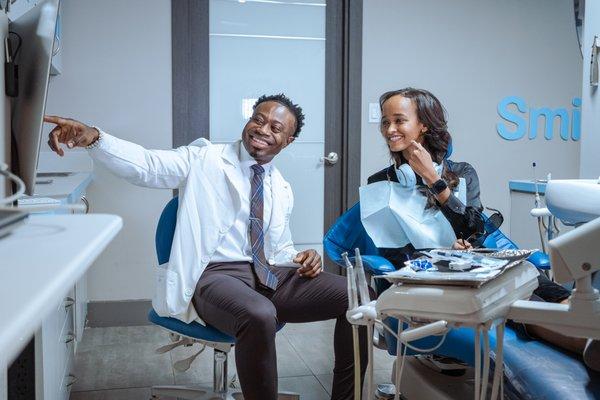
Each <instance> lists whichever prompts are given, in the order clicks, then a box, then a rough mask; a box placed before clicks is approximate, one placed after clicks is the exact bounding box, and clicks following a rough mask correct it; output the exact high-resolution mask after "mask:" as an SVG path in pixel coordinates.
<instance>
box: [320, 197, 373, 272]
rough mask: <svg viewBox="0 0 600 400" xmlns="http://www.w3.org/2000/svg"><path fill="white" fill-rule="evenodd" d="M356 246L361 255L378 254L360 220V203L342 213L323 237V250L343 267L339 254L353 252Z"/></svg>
mask: <svg viewBox="0 0 600 400" xmlns="http://www.w3.org/2000/svg"><path fill="white" fill-rule="evenodd" d="M357 247H358V249H359V250H360V253H361V254H362V255H378V254H379V252H378V250H377V247H375V244H374V243H373V241H372V240H371V238H370V237H369V235H367V231H365V228H364V227H363V225H362V222H361V220H360V203H356V204H355V205H353V206H352V207H351V208H350V209H349V210H348V211H346V212H345V213H344V214H342V215H341V216H340V217H339V218H338V219H337V220H336V221H335V223H334V224H333V225H332V226H331V228H329V230H328V231H327V233H326V234H325V237H324V238H323V250H325V252H326V253H327V255H328V256H329V258H330V259H331V260H332V261H333V262H335V263H336V264H338V265H340V266H343V267H345V264H344V261H343V260H342V259H341V257H340V255H341V254H342V253H344V252H348V253H350V254H354V249H355V248H357Z"/></svg>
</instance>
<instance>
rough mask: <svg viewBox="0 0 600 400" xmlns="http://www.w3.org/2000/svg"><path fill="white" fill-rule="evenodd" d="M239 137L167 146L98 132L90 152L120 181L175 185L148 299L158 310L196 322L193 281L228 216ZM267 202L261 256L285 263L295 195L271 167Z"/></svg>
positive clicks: (233, 205) (234, 207) (235, 195)
mask: <svg viewBox="0 0 600 400" xmlns="http://www.w3.org/2000/svg"><path fill="white" fill-rule="evenodd" d="M240 145H241V141H237V142H235V143H231V144H212V143H210V142H209V141H208V140H206V139H199V140H196V141H195V142H193V143H191V144H190V145H189V146H183V147H179V148H177V149H174V150H146V149H144V148H143V147H141V146H139V145H136V144H134V143H131V142H127V141H125V140H121V139H117V138H116V137H114V136H110V135H108V134H106V133H104V132H103V138H102V140H101V141H100V142H99V145H98V146H97V147H96V148H93V149H91V150H90V151H89V153H90V155H91V156H92V158H93V159H94V160H95V161H97V162H99V163H101V164H102V165H104V166H105V167H106V168H108V169H109V170H110V171H111V172H113V173H114V174H116V175H117V176H119V177H122V178H124V179H126V180H127V181H129V182H131V183H133V184H135V185H139V186H146V187H153V188H164V189H175V188H179V189H180V192H179V209H178V212H177V225H176V228H175V235H174V237H173V245H172V247H171V255H170V259H169V262H168V263H166V264H163V265H159V266H157V267H155V275H156V276H155V293H154V297H153V299H152V306H153V307H154V309H155V310H156V312H157V313H158V315H160V316H169V317H174V318H177V319H180V320H182V321H184V322H186V323H189V322H191V321H193V320H197V321H200V322H202V320H201V319H200V318H199V317H198V314H197V313H196V310H195V309H194V306H193V304H192V303H191V299H192V296H193V295H194V291H195V288H196V283H197V282H198V279H199V278H200V275H202V272H203V271H204V269H205V268H206V265H207V264H208V263H209V261H210V260H211V256H212V255H213V253H214V252H215V250H216V248H217V247H218V246H219V244H220V242H221V239H222V238H223V237H224V236H225V235H226V234H227V232H228V231H229V229H230V228H231V226H232V225H233V223H234V220H235V218H236V215H237V212H238V211H239V209H240V201H241V200H240V195H239V192H238V191H237V189H236V188H237V187H239V186H240V185H239V184H236V183H237V181H238V180H239V179H243V173H242V171H241V170H240V165H239V150H240ZM271 192H272V198H273V206H272V212H271V221H270V223H269V225H268V226H269V230H268V232H266V233H265V243H264V244H265V247H264V249H265V256H266V258H267V262H268V263H269V264H271V265H274V266H290V264H292V260H293V258H294V257H295V256H296V254H297V251H296V249H295V248H294V244H293V242H292V235H291V232H290V227H289V221H290V214H291V212H292V207H293V204H294V198H293V194H292V190H291V188H290V185H289V183H287V182H286V181H285V180H284V179H283V177H282V176H281V174H280V173H279V171H278V170H277V168H275V167H274V166H273V169H272V171H271Z"/></svg>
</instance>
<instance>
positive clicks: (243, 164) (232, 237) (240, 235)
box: [210, 143, 273, 263]
mask: <svg viewBox="0 0 600 400" xmlns="http://www.w3.org/2000/svg"><path fill="white" fill-rule="evenodd" d="M239 160H240V168H239V169H237V170H236V173H240V174H243V177H242V178H241V179H240V180H239V181H240V182H242V184H241V185H236V187H235V189H236V190H237V191H238V193H239V195H240V199H241V207H240V210H239V211H238V213H237V216H236V219H235V222H234V223H233V226H232V227H231V229H230V230H229V231H228V232H227V233H226V234H225V236H224V237H223V240H222V241H221V244H220V245H219V246H218V247H217V249H216V250H215V252H214V254H213V255H212V257H211V259H210V262H211V263H214V262H232V261H252V246H251V245H250V233H249V228H250V191H251V190H252V188H251V181H252V177H253V175H254V171H252V168H251V166H252V165H254V164H256V160H255V159H254V158H252V156H251V155H250V154H248V151H247V150H246V148H245V147H244V144H243V143H241V144H240V154H239ZM262 167H263V168H264V169H265V173H264V179H263V204H264V206H263V207H264V208H263V232H267V231H268V230H269V222H270V221H271V206H272V203H273V198H272V194H271V163H270V162H269V163H266V164H262Z"/></svg>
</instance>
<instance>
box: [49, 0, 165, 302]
mask: <svg viewBox="0 0 600 400" xmlns="http://www.w3.org/2000/svg"><path fill="white" fill-rule="evenodd" d="M170 4H171V2H170V1H169V0H151V1H149V0H127V1H118V0H103V1H97V0H63V2H62V16H63V31H62V32H63V37H62V51H63V54H62V65H63V70H62V75H60V76H57V77H54V78H52V80H51V83H50V92H49V96H48V103H47V109H46V111H47V112H48V113H53V114H58V115H64V116H69V117H72V118H75V119H79V120H81V121H83V122H86V123H89V124H95V125H98V126H100V127H101V128H102V129H104V130H105V131H107V132H109V133H111V134H113V135H115V136H118V137H120V138H123V139H126V140H130V141H133V142H136V143H139V144H141V145H143V146H145V147H149V148H171V146H172V139H171V138H172V114H171V7H170ZM46 150H47V147H46ZM88 197H89V199H90V202H91V206H92V211H93V212H96V213H111V214H118V215H120V216H122V217H123V219H124V227H123V230H122V231H121V233H120V234H119V235H118V236H117V237H116V238H115V240H114V241H113V242H112V243H111V244H110V246H109V247H108V249H107V250H106V251H105V252H104V253H103V254H102V255H101V256H100V257H99V259H98V260H97V261H96V263H95V264H94V265H93V267H92V268H91V270H90V272H89V274H88V290H89V297H90V300H92V301H94V300H128V299H149V298H151V297H152V292H153V284H152V272H151V266H152V265H154V264H155V263H156V256H155V252H154V230H155V228H156V222H157V220H158V216H159V215H160V211H161V210H162V207H163V206H164V205H165V204H166V202H167V201H168V200H169V198H170V197H171V192H170V191H166V190H165V191H158V190H151V189H143V188H138V187H134V186H132V185H129V184H127V183H125V182H124V181H122V180H119V179H117V178H115V177H114V176H112V175H110V174H109V173H108V172H107V171H106V170H104V169H102V168H101V167H96V168H95V179H94V182H93V183H92V184H91V186H90V187H89V190H88Z"/></svg>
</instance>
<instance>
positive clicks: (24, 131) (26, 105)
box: [9, 0, 60, 195]
mask: <svg viewBox="0 0 600 400" xmlns="http://www.w3.org/2000/svg"><path fill="white" fill-rule="evenodd" d="M59 1H60V0H42V1H40V2H39V3H38V4H37V5H36V6H35V7H33V8H32V9H31V10H29V11H28V12H26V13H25V14H23V15H22V16H20V17H19V18H17V19H16V20H14V21H12V22H11V23H10V24H9V31H10V32H15V33H16V35H11V36H13V37H20V42H21V44H20V47H18V48H19V50H18V53H17V54H16V56H15V60H14V61H15V63H16V64H17V65H18V66H19V73H18V75H19V94H18V96H17V97H16V98H14V99H13V103H12V110H11V130H12V139H13V140H12V141H11V142H12V147H13V149H12V152H11V153H12V157H11V164H12V167H13V171H14V172H15V173H16V174H17V175H18V176H19V177H20V178H21V179H22V180H23V182H25V186H26V191H25V193H27V194H28V195H33V192H34V189H35V179H36V171H37V164H38V156H39V152H40V144H41V142H42V126H43V120H44V112H45V109H46V95H47V92H48V79H49V77H50V64H51V62H52V52H53V49H54V37H55V32H56V19H57V16H58V7H59ZM17 35H18V36H17ZM18 41H19V40H18V39H17V42H18ZM17 46H18V44H17ZM14 49H15V51H16V49H17V47H14Z"/></svg>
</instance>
